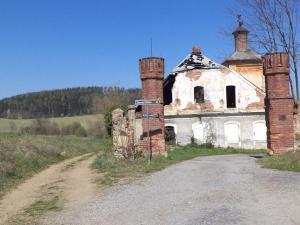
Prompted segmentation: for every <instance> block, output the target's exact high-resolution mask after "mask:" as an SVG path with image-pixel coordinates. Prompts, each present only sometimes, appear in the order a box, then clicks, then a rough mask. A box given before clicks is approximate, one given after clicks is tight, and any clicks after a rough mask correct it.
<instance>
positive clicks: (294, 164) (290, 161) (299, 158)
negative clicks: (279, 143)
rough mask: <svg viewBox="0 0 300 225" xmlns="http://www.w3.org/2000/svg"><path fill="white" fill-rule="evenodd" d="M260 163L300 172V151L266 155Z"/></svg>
mask: <svg viewBox="0 0 300 225" xmlns="http://www.w3.org/2000/svg"><path fill="white" fill-rule="evenodd" d="M258 163H259V164H260V165H262V166H263V167H265V168H270V169H277V170H287V171H294V172H300V151H299V150H298V151H296V152H288V153H285V154H283V155H275V156H270V157H266V158H263V159H259V160H258Z"/></svg>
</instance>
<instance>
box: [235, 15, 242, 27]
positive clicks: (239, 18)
mask: <svg viewBox="0 0 300 225" xmlns="http://www.w3.org/2000/svg"><path fill="white" fill-rule="evenodd" d="M236 18H237V22H238V24H239V27H242V26H243V24H244V21H243V20H242V15H237V16H236Z"/></svg>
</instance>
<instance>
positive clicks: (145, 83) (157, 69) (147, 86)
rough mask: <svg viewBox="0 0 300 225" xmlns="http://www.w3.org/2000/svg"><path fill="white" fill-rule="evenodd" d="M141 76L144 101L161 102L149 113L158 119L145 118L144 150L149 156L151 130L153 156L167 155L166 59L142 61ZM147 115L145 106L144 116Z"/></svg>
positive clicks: (149, 107)
mask: <svg viewBox="0 0 300 225" xmlns="http://www.w3.org/2000/svg"><path fill="white" fill-rule="evenodd" d="M139 64H140V74H141V80H142V99H143V100H156V99H159V100H160V101H161V103H160V104H158V105H150V106H148V113H150V114H158V115H159V117H158V118H149V119H148V118H143V149H144V152H145V153H146V154H148V142H147V141H148V138H147V131H148V128H149V130H150V149H151V152H152V154H153V155H156V154H165V127H164V106H163V80H164V59H163V58H156V57H150V58H144V59H140V61H139ZM146 113H147V108H146V106H143V114H146Z"/></svg>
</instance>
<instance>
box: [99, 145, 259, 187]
mask: <svg viewBox="0 0 300 225" xmlns="http://www.w3.org/2000/svg"><path fill="white" fill-rule="evenodd" d="M108 149H109V146H106V152H105V153H104V154H100V155H99V156H98V157H97V159H96V160H95V162H94V164H93V167H94V168H95V169H97V170H98V171H99V172H102V173H104V176H103V177H102V178H100V179H99V182H100V183H101V184H103V185H112V184H114V183H116V182H118V181H119V180H120V179H121V178H130V177H136V176H140V175H143V174H147V173H151V172H154V171H158V170H161V169H164V168H166V167H167V166H170V165H172V164H175V163H178V162H181V161H184V160H189V159H193V158H195V157H198V156H210V155H225V154H255V153H264V152H265V150H244V149H231V148H228V149H222V148H203V147H191V146H185V147H177V148H175V149H174V150H173V151H169V152H168V156H167V157H164V156H156V157H154V158H153V159H152V161H151V163H150V164H148V162H147V160H146V159H145V158H140V159H138V160H132V161H131V160H116V159H115V158H114V157H113V156H112V155H111V153H110V151H108Z"/></svg>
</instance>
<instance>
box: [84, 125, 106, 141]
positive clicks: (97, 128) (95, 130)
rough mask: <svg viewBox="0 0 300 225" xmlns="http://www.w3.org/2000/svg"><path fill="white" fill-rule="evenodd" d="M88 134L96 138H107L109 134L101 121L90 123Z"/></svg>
mask: <svg viewBox="0 0 300 225" xmlns="http://www.w3.org/2000/svg"><path fill="white" fill-rule="evenodd" d="M88 136H91V137H95V138H106V137H107V136H108V134H107V131H106V129H105V126H104V124H103V123H101V122H100V121H97V122H95V123H90V125H89V129H88Z"/></svg>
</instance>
